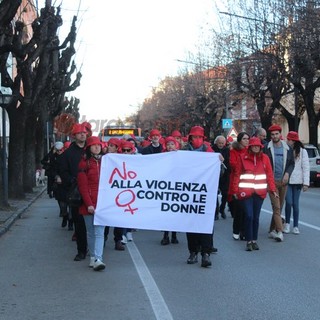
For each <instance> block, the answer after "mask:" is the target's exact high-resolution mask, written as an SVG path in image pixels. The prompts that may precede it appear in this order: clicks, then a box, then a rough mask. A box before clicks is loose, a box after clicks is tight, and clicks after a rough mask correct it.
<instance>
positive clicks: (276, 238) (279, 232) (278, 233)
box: [274, 231, 283, 242]
mask: <svg viewBox="0 0 320 320" xmlns="http://www.w3.org/2000/svg"><path fill="white" fill-rule="evenodd" d="M274 239H275V240H276V241H278V242H281V241H283V233H282V232H281V231H278V232H277V235H276V236H275V237H274Z"/></svg>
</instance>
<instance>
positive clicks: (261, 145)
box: [42, 122, 310, 271]
mask: <svg viewBox="0 0 320 320" xmlns="http://www.w3.org/2000/svg"><path fill="white" fill-rule="evenodd" d="M267 131H268V132H269V136H270V141H267V140H266V137H267ZM281 131H282V130H281V127H280V126H278V125H272V126H270V127H269V128H267V130H265V129H263V128H260V129H258V130H257V131H256V132H255V134H254V135H253V136H250V135H249V134H248V133H246V132H240V133H239V134H238V135H237V137H236V140H235V141H234V139H233V138H230V137H229V138H228V139H226V138H225V137H224V136H223V135H219V136H217V137H215V139H214V140H213V141H208V140H207V138H206V137H205V135H204V129H203V128H202V127H200V126H194V127H192V128H191V130H190V132H189V134H188V135H187V136H186V137H183V136H182V135H181V133H180V132H179V131H178V130H174V131H173V132H172V134H171V135H170V136H167V137H162V136H161V132H160V131H159V130H157V129H153V130H151V131H150V134H149V136H148V137H147V138H146V139H145V140H143V141H140V140H138V139H136V137H134V136H130V135H124V136H123V137H122V139H118V138H111V139H110V140H109V141H108V142H103V141H101V140H100V139H99V137H96V136H93V135H92V132H91V127H90V124H89V123H87V122H85V123H82V124H75V125H74V126H73V129H72V140H73V141H72V142H65V143H62V142H60V141H57V142H56V143H55V144H54V146H53V147H52V148H51V150H50V151H49V153H48V154H46V155H45V157H44V158H43V159H42V164H43V167H44V169H45V173H46V175H47V177H48V179H47V193H48V195H49V197H50V198H55V199H56V200H57V202H58V204H59V208H60V213H59V215H60V217H61V218H62V221H61V227H62V228H65V227H68V229H69V230H70V231H73V235H72V240H73V241H75V242H76V248H77V254H76V256H75V257H74V260H75V261H83V260H85V259H86V257H87V256H89V258H90V259H89V267H90V268H93V270H94V271H99V270H103V269H105V266H106V265H105V263H104V259H103V252H104V247H105V243H106V241H107V239H108V234H109V229H110V228H111V227H113V226H107V227H105V226H99V225H94V223H93V220H94V213H95V209H96V205H97V198H98V190H99V176H100V170H101V158H102V156H103V155H104V154H107V153H122V154H127V155H136V154H142V155H149V154H155V153H161V152H173V151H176V150H185V151H196V152H217V153H219V159H220V161H221V172H220V178H219V182H218V183H219V185H218V194H217V195H216V197H217V206H216V211H215V214H213V216H214V219H215V220H218V219H219V218H220V217H221V218H222V219H226V217H227V215H226V211H227V210H229V211H230V214H231V217H232V218H233V224H232V229H233V230H232V237H233V239H234V240H243V241H245V243H246V245H245V250H247V251H255V250H259V249H260V247H259V245H258V234H259V218H260V211H261V208H262V204H263V201H264V199H265V198H266V197H267V196H269V198H270V201H271V204H272V211H273V214H272V218H271V222H270V229H269V237H270V238H271V239H274V240H275V241H277V242H282V241H284V235H283V234H284V233H290V232H291V214H292V216H293V228H292V233H293V234H296V235H298V234H299V233H300V231H299V198H300V193H301V191H306V190H307V189H308V187H309V183H310V176H309V175H310V173H309V160H308V154H307V152H306V150H305V149H304V147H303V144H302V143H301V141H300V139H299V135H298V133H297V132H294V131H290V132H289V133H288V134H287V136H286V137H285V138H284V137H282V135H281ZM74 185H77V187H78V189H79V192H80V194H81V198H82V203H81V205H74V203H70V202H69V200H68V199H69V198H68V194H70V191H71V189H72V188H73V187H74ZM283 206H285V218H282V216H281V213H282V209H283ZM213 229H214V228H213ZM133 231H134V230H133V229H129V228H120V227H114V228H113V240H114V248H115V250H119V251H124V250H125V245H126V244H127V242H128V241H133V235H132V232H133ZM186 238H187V245H188V251H189V255H188V258H187V260H186V261H187V263H188V264H195V263H197V262H198V256H199V254H200V255H201V267H204V268H206V267H209V266H211V265H212V261H211V257H210V256H211V254H212V253H216V252H217V251H218V249H217V248H215V247H214V245H213V238H214V230H212V233H211V234H205V233H190V232H187V233H186ZM170 243H172V244H178V243H179V241H178V237H177V232H175V231H174V230H168V231H163V237H162V239H161V241H160V244H161V245H163V246H165V245H169V244H170Z"/></svg>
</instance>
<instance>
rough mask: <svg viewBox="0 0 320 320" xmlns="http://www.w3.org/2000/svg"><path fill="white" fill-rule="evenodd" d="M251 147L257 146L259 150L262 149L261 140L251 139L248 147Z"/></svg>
mask: <svg viewBox="0 0 320 320" xmlns="http://www.w3.org/2000/svg"><path fill="white" fill-rule="evenodd" d="M253 146H259V147H260V148H263V144H262V143H261V140H260V139H259V138H258V137H252V138H250V140H249V147H253Z"/></svg>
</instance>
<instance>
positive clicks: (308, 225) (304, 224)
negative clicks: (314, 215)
mask: <svg viewBox="0 0 320 320" xmlns="http://www.w3.org/2000/svg"><path fill="white" fill-rule="evenodd" d="M261 211H264V212H266V213H269V214H272V211H270V210H266V209H261ZM291 220H292V219H291ZM299 224H301V225H303V226H306V227H309V228H311V229H314V230H317V231H320V228H319V227H317V226H315V225H313V224H310V223H307V222H303V221H300V220H299Z"/></svg>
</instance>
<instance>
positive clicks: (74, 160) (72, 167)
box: [59, 142, 85, 189]
mask: <svg viewBox="0 0 320 320" xmlns="http://www.w3.org/2000/svg"><path fill="white" fill-rule="evenodd" d="M84 150H85V148H80V147H79V146H78V145H77V144H76V143H75V142H72V143H71V145H70V147H69V148H68V149H67V150H66V151H64V152H63V154H62V155H61V159H59V163H60V170H59V171H60V172H59V173H60V177H61V180H62V184H63V185H64V187H65V188H66V189H69V188H70V187H71V185H72V183H73V182H74V181H75V180H76V179H77V176H78V166H79V163H80V160H81V157H82V155H83V154H84Z"/></svg>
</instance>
